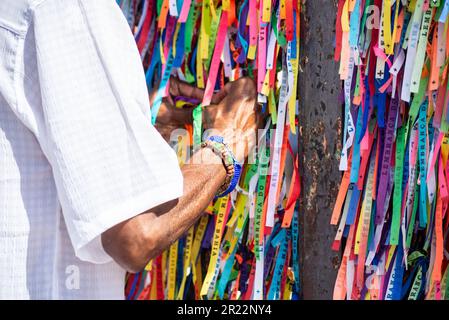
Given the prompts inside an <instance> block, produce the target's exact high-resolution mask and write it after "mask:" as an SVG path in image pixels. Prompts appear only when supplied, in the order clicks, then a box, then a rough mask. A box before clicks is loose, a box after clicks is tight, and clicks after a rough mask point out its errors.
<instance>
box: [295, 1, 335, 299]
mask: <svg viewBox="0 0 449 320" xmlns="http://www.w3.org/2000/svg"><path fill="white" fill-rule="evenodd" d="M336 12H337V5H336V0H333V1H332V0H302V14H301V40H302V42H301V45H302V48H301V69H302V70H300V73H299V88H298V90H299V102H300V104H299V127H300V134H299V146H300V153H299V154H300V155H301V158H300V170H301V178H302V195H301V199H300V209H299V215H300V228H301V229H300V244H299V246H300V248H299V249H300V255H301V257H300V268H301V286H302V295H303V298H304V299H331V298H332V292H333V287H334V283H335V278H336V274H337V270H338V266H339V263H340V255H339V254H338V253H336V252H333V251H332V250H331V244H332V241H333V238H334V236H335V231H336V229H335V228H333V227H332V226H330V224H329V222H330V218H331V214H332V209H333V205H334V201H335V198H336V195H337V193H338V188H339V184H340V180H341V173H340V172H339V170H338V161H339V154H340V150H341V133H342V125H343V123H342V108H341V105H340V102H339V95H340V87H341V85H340V81H339V76H338V66H337V63H336V62H335V61H334V60H333V56H334V38H335V19H336Z"/></svg>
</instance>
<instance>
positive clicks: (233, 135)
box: [150, 77, 263, 161]
mask: <svg viewBox="0 0 449 320" xmlns="http://www.w3.org/2000/svg"><path fill="white" fill-rule="evenodd" d="M256 94H257V93H256V87H255V83H254V81H253V80H251V79H250V78H247V77H244V78H240V79H239V80H237V81H234V82H230V83H228V84H226V86H225V87H224V88H223V89H222V90H221V91H220V92H218V93H216V94H214V95H213V96H212V101H211V105H209V106H206V107H204V109H203V127H204V129H206V130H212V131H216V134H218V135H222V136H223V137H224V138H225V142H227V143H228V144H229V145H230V147H231V149H232V151H233V152H234V154H235V156H236V157H237V159H238V160H239V161H243V160H244V158H245V157H246V156H247V155H248V153H249V152H250V150H251V149H252V148H253V147H254V146H255V143H256V134H257V132H256V131H257V129H258V128H260V125H261V123H262V119H263V116H262V115H261V113H260V110H259V109H260V108H259V106H258V105H257V104H256ZM178 96H183V97H186V98H188V99H191V100H192V101H194V100H196V101H197V102H198V103H200V102H201V101H202V100H203V96H204V90H202V89H199V88H196V87H193V86H191V85H189V84H187V83H185V82H182V81H180V80H178V79H177V78H171V79H170V87H169V96H168V97H166V98H164V99H163V100H162V104H161V107H160V109H159V113H158V117H157V120H156V125H155V126H156V128H157V130H158V131H159V132H160V133H161V134H162V136H163V137H164V139H165V140H167V141H168V140H169V139H170V135H171V133H172V132H173V130H175V129H178V128H183V127H184V125H185V124H191V123H192V121H193V118H192V110H193V108H176V107H175V106H174V104H175V103H174V99H175V98H176V97H178ZM154 98H155V91H153V93H152V94H150V101H151V102H152V101H153V100H154Z"/></svg>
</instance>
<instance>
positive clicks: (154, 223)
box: [102, 149, 226, 272]
mask: <svg viewBox="0 0 449 320" xmlns="http://www.w3.org/2000/svg"><path fill="white" fill-rule="evenodd" d="M195 163H198V164H195ZM181 169H182V174H183V177H184V194H183V196H182V197H180V198H179V199H177V200H173V201H170V202H168V203H165V204H162V205H160V206H158V207H156V208H152V209H150V210H148V211H147V212H145V213H143V214H141V215H138V216H136V217H134V218H131V219H129V220H127V221H125V222H122V223H120V224H118V225H116V226H114V227H112V228H111V229H109V230H107V231H106V232H104V233H103V235H102V242H103V247H104V248H105V250H106V252H107V253H108V254H109V255H111V256H112V257H113V258H114V260H115V261H116V262H117V263H119V264H120V265H121V266H123V267H124V268H126V269H128V270H129V271H133V272H137V271H139V270H141V269H142V268H143V267H144V266H145V264H146V263H147V262H148V261H149V260H150V259H152V258H154V257H156V256H157V255H159V254H160V253H161V252H162V251H163V250H165V249H167V248H168V247H169V246H170V245H171V244H172V243H173V242H174V241H176V240H177V239H178V238H180V237H181V236H182V235H183V234H185V232H186V231H187V230H188V229H189V228H190V227H191V226H192V225H193V224H194V223H195V222H196V221H197V219H198V218H199V217H200V215H201V214H202V213H203V212H204V210H205V208H206V207H207V205H208V204H209V203H210V201H211V200H212V199H213V197H214V195H215V194H216V192H217V190H218V188H219V187H220V186H221V184H222V183H223V182H224V180H225V177H226V170H225V168H224V166H223V164H222V163H221V160H220V158H219V157H218V156H217V155H215V154H214V153H213V152H212V151H211V150H210V149H201V150H199V151H198V152H196V153H195V154H194V155H193V157H192V159H191V161H190V163H189V164H186V165H184V166H183V167H182V168H181Z"/></svg>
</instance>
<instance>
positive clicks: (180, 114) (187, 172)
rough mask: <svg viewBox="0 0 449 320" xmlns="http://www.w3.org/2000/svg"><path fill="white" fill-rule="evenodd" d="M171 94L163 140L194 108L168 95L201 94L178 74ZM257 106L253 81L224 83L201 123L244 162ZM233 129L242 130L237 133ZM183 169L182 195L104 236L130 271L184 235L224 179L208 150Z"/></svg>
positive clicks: (163, 116) (164, 110) (163, 111)
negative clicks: (180, 105) (175, 102)
mask: <svg viewBox="0 0 449 320" xmlns="http://www.w3.org/2000/svg"><path fill="white" fill-rule="evenodd" d="M169 93H170V95H169V97H167V98H165V99H164V100H163V103H162V106H161V108H160V111H159V115H158V122H157V123H156V128H157V129H158V130H159V132H160V133H161V134H162V136H163V137H164V138H165V139H166V140H168V137H169V135H170V132H171V131H172V130H173V129H176V128H179V127H183V125H184V124H186V123H192V110H191V109H179V108H175V107H174V106H173V98H172V96H179V95H182V96H187V97H191V98H195V99H197V100H199V101H201V100H202V98H203V94H204V92H203V90H201V89H199V88H195V87H192V86H190V85H188V84H186V83H183V82H181V81H179V80H177V79H176V78H172V79H171V80H170V89H169ZM151 99H154V93H153V94H152V95H151ZM256 109H257V105H256V89H255V85H254V83H253V81H252V80H251V79H249V78H241V79H239V80H237V81H235V82H232V83H228V84H227V85H226V86H225V87H224V89H223V90H221V91H220V92H218V93H216V94H215V95H214V96H213V99H212V104H211V105H210V106H208V107H207V108H204V110H203V127H204V128H205V129H212V128H213V129H216V130H218V132H219V133H221V134H222V135H223V136H225V139H226V141H227V142H228V143H229V145H230V147H231V149H232V150H233V151H234V154H235V156H236V157H237V159H238V160H239V161H242V160H244V159H245V157H246V156H247V155H248V152H249V151H250V150H251V149H252V148H253V147H254V145H255V140H254V139H250V136H251V135H252V134H254V133H255V131H256V130H257V129H258V127H259V126H260V124H261V116H260V113H259V112H257V110H256ZM236 129H237V130H240V131H238V133H235V132H236ZM181 171H182V175H183V177H184V194H183V196H182V197H180V198H179V199H175V200H172V201H169V202H167V203H164V204H162V205H159V206H157V207H155V208H151V209H149V210H148V211H146V212H143V213H142V214H140V215H137V216H135V217H133V218H131V219H128V220H126V221H124V222H122V223H119V224H117V225H115V226H114V227H112V228H110V229H109V230H107V231H105V232H104V233H103V234H102V236H101V240H102V244H103V247H104V249H105V251H106V252H107V253H108V254H109V255H110V256H111V257H112V258H113V259H114V260H115V261H116V262H117V263H118V264H119V265H120V266H122V267H123V268H124V269H126V270H128V271H129V272H139V271H141V270H142V269H143V268H144V267H145V265H146V264H147V263H148V261H150V260H151V259H153V258H155V257H157V256H158V255H159V254H160V253H161V252H162V251H164V250H166V249H167V248H168V247H169V246H170V245H171V244H172V243H173V242H175V241H176V240H177V239H179V238H180V237H182V236H183V235H184V234H185V233H186V232H187V231H188V230H189V228H190V227H191V226H192V225H193V224H194V223H195V222H196V221H197V220H198V218H200V217H201V215H202V214H203V212H204V210H205V209H206V207H207V206H208V205H209V203H210V202H211V201H212V199H213V198H214V196H215V194H216V192H217V190H218V189H219V187H220V186H221V185H222V184H223V182H224V180H225V177H226V170H225V168H224V166H223V164H222V162H221V158H220V157H219V156H217V155H215V154H214V153H213V152H212V151H211V150H210V149H208V148H203V149H200V150H199V151H197V152H196V153H195V154H193V156H192V157H191V159H190V161H188V163H186V164H184V165H183V166H182V167H181Z"/></svg>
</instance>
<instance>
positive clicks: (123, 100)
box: [0, 0, 182, 299]
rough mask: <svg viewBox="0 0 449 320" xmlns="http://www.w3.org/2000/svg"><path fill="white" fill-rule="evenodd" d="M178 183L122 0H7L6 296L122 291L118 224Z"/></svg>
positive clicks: (1, 79) (1, 162)
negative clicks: (105, 238) (106, 246)
mask: <svg viewBox="0 0 449 320" xmlns="http://www.w3.org/2000/svg"><path fill="white" fill-rule="evenodd" d="M181 194H182V175H181V171H180V169H179V166H178V162H177V159H176V155H175V153H174V152H173V150H172V149H171V148H170V146H169V145H168V144H166V143H165V141H164V140H163V139H162V137H161V136H160V135H159V133H158V132H157V131H156V130H155V129H154V127H153V126H152V125H151V124H150V106H149V99H148V93H147V88H146V84H145V79H144V73H143V68H142V65H141V61H140V58H139V53H138V50H137V48H136V45H135V42H134V39H133V37H132V34H131V31H130V30H129V27H128V25H127V23H126V21H125V18H124V17H123V15H122V13H121V11H120V8H119V7H118V6H117V5H116V3H115V1H114V0H95V1H92V0H1V1H0V298H2V299H3V298H7V299H29V298H31V299H102V298H107V299H123V298H124V293H123V289H124V276H125V271H124V270H123V269H121V268H120V267H119V266H118V265H117V264H116V263H115V262H113V260H112V259H111V257H110V256H109V255H107V254H106V253H105V251H104V250H103V247H102V245H101V237H100V236H101V234H102V232H104V231H105V230H107V229H109V228H110V227H111V226H113V225H115V224H117V223H119V222H121V221H124V220H126V219H129V218H131V217H133V216H135V215H137V214H140V213H142V212H144V211H146V210H148V209H150V208H152V207H154V206H157V205H159V204H161V203H164V202H166V201H168V200H171V199H174V198H177V197H179V196H181Z"/></svg>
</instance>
